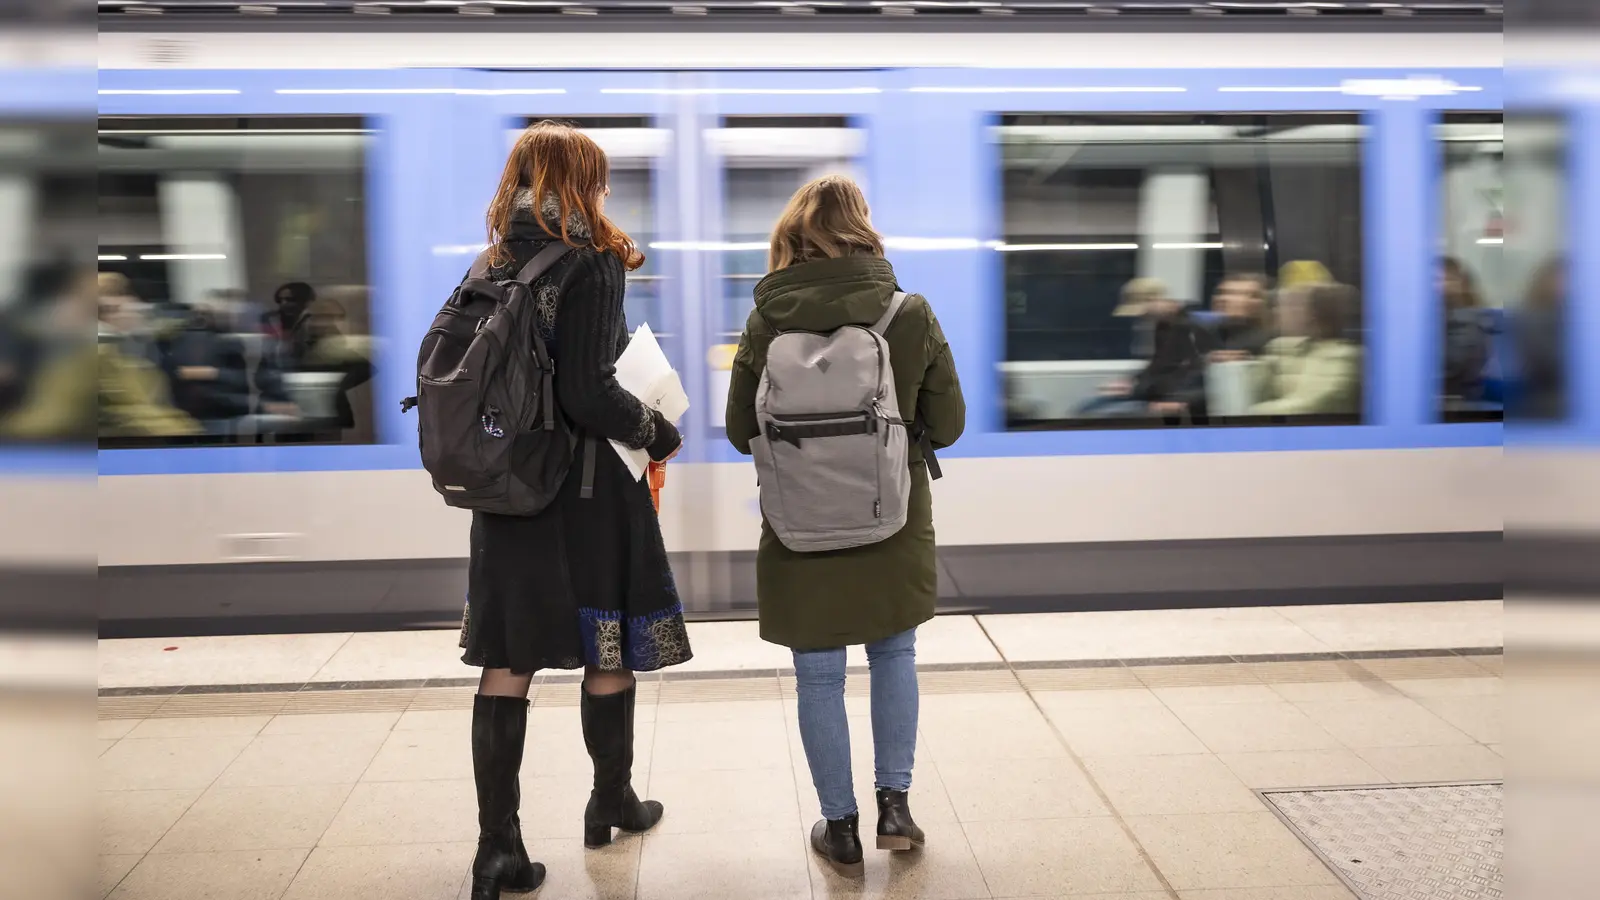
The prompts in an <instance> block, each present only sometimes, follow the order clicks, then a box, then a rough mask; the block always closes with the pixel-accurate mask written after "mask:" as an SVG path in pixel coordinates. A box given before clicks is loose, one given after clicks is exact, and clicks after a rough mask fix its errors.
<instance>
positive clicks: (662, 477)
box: [648, 462, 667, 513]
mask: <svg viewBox="0 0 1600 900" xmlns="http://www.w3.org/2000/svg"><path fill="white" fill-rule="evenodd" d="M648 477H649V479H650V502H651V503H654V504H655V507H656V512H658V513H659V512H661V489H662V488H664V487H666V486H667V464H666V463H658V462H651V463H650V470H649V473H648Z"/></svg>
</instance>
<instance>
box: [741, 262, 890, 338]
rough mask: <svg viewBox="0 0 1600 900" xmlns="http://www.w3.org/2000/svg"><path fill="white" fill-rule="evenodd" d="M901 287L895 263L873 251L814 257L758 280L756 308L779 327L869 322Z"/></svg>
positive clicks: (801, 328) (886, 307) (821, 327)
mask: <svg viewBox="0 0 1600 900" xmlns="http://www.w3.org/2000/svg"><path fill="white" fill-rule="evenodd" d="M896 290H899V287H898V285H897V284H896V282H895V277H894V267H893V266H891V265H889V261H888V260H886V259H882V258H880V257H876V256H843V257H839V258H837V259H817V260H812V261H810V262H803V263H798V264H796V265H792V266H789V267H788V268H785V269H779V270H778V271H776V272H773V273H771V274H769V275H767V277H765V278H763V279H761V281H760V282H758V283H757V284H756V309H757V310H758V311H759V312H760V313H761V316H762V318H764V319H766V320H767V322H768V323H769V324H770V325H771V326H772V327H773V328H776V329H779V330H781V331H789V330H797V331H832V330H834V329H835V328H840V327H843V326H845V325H871V324H873V323H874V322H877V321H878V320H879V319H881V318H883V314H884V313H886V312H888V311H889V301H890V300H891V299H893V297H894V292H895V291H896Z"/></svg>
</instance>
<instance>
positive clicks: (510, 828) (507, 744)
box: [462, 122, 691, 900]
mask: <svg viewBox="0 0 1600 900" xmlns="http://www.w3.org/2000/svg"><path fill="white" fill-rule="evenodd" d="M609 175H610V164H609V162H608V160H607V158H606V155H605V153H604V151H602V150H601V149H600V147H599V145H597V144H596V143H595V142H594V141H593V140H592V139H590V138H589V137H588V136H587V135H585V134H584V133H583V132H581V131H579V130H578V129H576V128H572V127H568V126H566V125H563V124H559V123H554V122H539V123H536V124H534V125H532V126H530V127H529V128H528V129H527V130H526V131H524V132H523V134H522V136H521V137H520V138H519V139H518V140H517V142H516V145H515V146H514V147H513V148H512V150H511V154H510V157H509V158H508V159H507V160H506V165H505V171H504V173H503V174H502V175H501V179H500V184H499V187H498V189H497V190H496V191H495V195H494V199H493V201H492V202H491V203H490V205H489V210H488V215H487V219H488V228H489V249H488V250H487V251H486V252H487V253H488V254H489V262H490V272H489V274H490V276H491V277H492V278H502V279H509V278H512V277H515V275H516V273H517V272H518V271H519V270H520V269H521V268H522V267H523V266H524V265H526V264H527V263H528V262H529V261H530V260H531V259H533V257H534V256H535V255H537V254H538V253H539V251H540V250H542V249H544V248H545V247H546V246H548V245H549V244H550V242H552V241H561V242H563V243H565V244H566V245H567V246H569V247H570V248H572V249H570V250H568V251H567V252H566V254H565V255H564V256H562V257H561V258H560V259H559V260H558V261H557V262H556V263H555V264H554V265H553V266H551V267H550V268H549V269H548V270H546V272H545V273H544V274H543V275H541V276H539V277H538V278H537V279H536V280H535V281H534V283H533V285H532V288H533V294H534V298H535V301H536V317H537V320H538V323H539V324H538V327H539V330H540V335H541V337H542V338H543V339H544V340H545V341H546V343H547V346H548V349H549V351H550V354H551V356H552V357H553V358H554V359H555V361H556V376H555V392H556V397H557V400H558V403H559V406H560V408H561V410H562V411H563V412H564V414H565V415H566V416H567V417H568V418H569V419H571V420H572V422H573V424H574V425H576V426H577V427H578V429H580V430H581V431H582V432H584V433H585V434H587V435H591V436H593V437H596V438H600V439H602V440H601V445H600V449H599V451H598V452H597V454H596V456H595V457H593V460H594V463H595V466H594V472H593V478H594V491H593V496H592V497H588V498H585V497H582V496H581V486H582V481H583V478H582V469H583V468H584V466H580V465H574V466H573V467H572V471H571V473H570V475H569V477H568V479H567V481H566V483H565V485H564V487H563V488H562V490H561V492H560V494H559V495H558V496H557V498H556V500H555V501H554V502H553V503H552V504H551V506H550V507H549V508H547V509H546V510H545V511H543V512H541V513H539V514H538V515H536V516H531V517H516V516H502V515H493V514H488V513H482V512H475V513H474V514H473V517H472V532H471V558H470V562H469V564H468V593H467V604H468V606H467V614H466V621H465V623H464V624H463V628H462V647H463V648H464V651H465V652H464V654H463V656H462V661H463V662H465V663H467V664H468V665H472V666H480V667H482V668H483V675H482V678H481V680H480V681H479V686H478V696H477V697H476V698H474V700H473V709H472V763H473V775H474V778H475V779H476V782H477V793H478V827H479V834H478V852H477V856H476V857H475V858H474V860H473V863H472V895H471V896H472V900H494V898H497V897H499V896H500V892H501V891H502V890H505V891H528V890H532V889H534V888H536V887H537V886H538V885H539V883H540V882H541V881H542V880H543V878H544V866H542V865H540V864H538V863H535V862H530V861H529V859H528V853H527V850H526V849H525V848H524V847H523V843H522V832H521V825H520V820H519V818H518V789H517V773H518V770H519V768H520V767H521V764H522V747H523V742H524V739H525V735H526V731H527V725H528V700H527V697H528V685H529V683H530V681H531V679H532V677H533V675H534V673H536V672H538V671H540V670H542V669H577V668H582V669H583V670H584V675H583V686H582V693H581V710H580V717H581V720H582V726H583V740H584V744H585V746H586V747H587V748H588V751H589V757H590V759H591V760H592V761H593V764H594V786H593V790H592V792H591V793H590V795H589V803H588V807H587V808H586V809H585V810H584V812H583V840H584V846H586V847H589V848H597V847H601V846H604V845H606V844H609V843H610V842H611V839H612V829H613V828H620V829H622V830H623V831H627V832H635V833H637V832H643V831H648V830H649V829H651V828H653V827H655V824H656V823H657V822H658V821H660V819H661V816H662V812H663V811H662V806H661V804H660V803H657V802H655V801H643V800H640V799H639V797H638V795H637V794H635V792H634V789H633V786H632V783H631V782H632V768H633V753H634V747H633V741H634V697H635V690H636V688H635V681H634V672H649V671H655V670H658V669H661V668H664V667H667V666H673V665H677V664H679V663H682V662H686V661H687V660H688V659H689V658H690V655H691V654H690V650H689V638H688V632H687V630H686V629H685V627H684V622H683V605H682V603H681V602H680V601H679V598H678V591H677V587H676V584H675V582H674V580H673V575H672V569H671V567H670V565H669V564H668V559H667V550H666V545H665V543H664V541H663V539H662V535H661V523H660V520H659V519H658V518H657V516H656V510H655V506H654V505H653V504H652V502H651V498H650V488H649V486H648V485H647V484H646V483H645V481H643V480H636V479H634V478H632V477H631V476H630V475H629V473H628V470H627V468H626V467H625V466H624V465H623V462H622V460H621V459H620V458H619V457H618V456H617V454H615V453H613V452H611V451H610V450H609V449H608V448H606V447H605V441H606V440H614V441H619V442H621V443H623V444H625V445H627V446H629V447H632V448H636V449H642V450H646V451H648V453H649V456H650V458H651V459H652V460H656V461H658V462H662V461H666V460H668V459H671V458H672V457H673V456H675V455H676V454H677V452H678V449H679V447H680V446H681V439H680V437H679V435H678V431H677V429H676V428H675V427H674V426H673V424H672V423H671V422H669V421H667V420H666V419H665V418H663V417H662V415H661V414H660V413H658V412H656V411H654V410H652V409H650V408H649V407H647V406H645V405H643V404H641V403H640V402H639V401H638V400H637V399H636V398H635V397H634V396H633V395H632V394H630V393H628V392H627V391H626V390H624V389H623V388H622V387H621V386H620V385H619V384H618V383H617V381H616V377H615V368H614V363H615V362H616V360H617V358H618V356H620V355H621V353H622V351H623V348H624V347H626V345H627V342H628V328H627V323H626V322H625V321H624V316H623V303H622V299H623V289H624V285H625V276H626V273H627V272H629V271H632V270H634V269H637V268H639V266H641V265H643V264H644V254H642V253H640V252H639V249H638V247H636V246H635V245H634V243H633V240H632V239H631V238H629V237H628V235H627V234H625V233H623V231H622V230H621V229H620V228H618V227H617V226H616V224H614V223H613V222H612V221H611V220H610V219H608V218H606V215H605V198H606V195H607V194H608V193H610V187H609V184H608V182H609Z"/></svg>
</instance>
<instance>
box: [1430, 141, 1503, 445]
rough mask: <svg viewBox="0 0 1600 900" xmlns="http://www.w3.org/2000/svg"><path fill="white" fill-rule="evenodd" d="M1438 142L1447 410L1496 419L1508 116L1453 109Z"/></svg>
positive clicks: (1457, 416)
mask: <svg viewBox="0 0 1600 900" xmlns="http://www.w3.org/2000/svg"><path fill="white" fill-rule="evenodd" d="M1434 133H1435V137H1436V139H1437V141H1438V144H1439V153H1440V176H1439V177H1440V181H1439V198H1440V203H1441V208H1440V216H1441V218H1440V222H1441V223H1443V227H1441V228H1440V242H1441V247H1440V251H1439V252H1440V257H1441V258H1440V263H1439V271H1438V276H1437V279H1436V283H1437V289H1438V291H1439V294H1440V296H1441V298H1442V301H1443V310H1444V312H1443V315H1444V328H1443V334H1444V350H1443V355H1442V359H1443V362H1442V368H1441V370H1440V373H1439V396H1440V401H1439V402H1440V411H1441V413H1442V414H1443V417H1444V419H1445V420H1446V421H1474V420H1491V421H1492V420H1497V419H1499V418H1501V417H1502V415H1503V412H1504V408H1505V407H1504V396H1505V392H1504V378H1503V375H1502V372H1501V367H1502V366H1503V364H1504V359H1505V356H1506V354H1504V353H1503V352H1496V351H1498V350H1501V349H1502V348H1501V347H1500V346H1497V344H1503V343H1504V340H1503V336H1504V335H1505V334H1506V333H1507V329H1506V327H1505V321H1504V313H1505V300H1506V295H1507V294H1508V293H1509V292H1510V290H1509V287H1508V286H1507V285H1506V283H1505V279H1506V271H1505V261H1504V259H1503V257H1504V250H1505V248H1504V246H1503V245H1504V244H1505V202H1504V198H1505V178H1504V171H1503V170H1504V159H1505V119H1504V116H1503V115H1502V114H1501V113H1498V112H1491V113H1447V114H1446V115H1444V116H1443V117H1442V118H1441V119H1440V121H1439V123H1438V124H1437V125H1435V126H1434Z"/></svg>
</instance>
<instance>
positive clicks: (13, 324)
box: [0, 120, 96, 443]
mask: <svg viewBox="0 0 1600 900" xmlns="http://www.w3.org/2000/svg"><path fill="white" fill-rule="evenodd" d="M94 222H95V198H94V136H93V129H91V128H90V127H89V123H88V122H81V121H73V122H66V121H58V122H28V121H16V120H10V121H7V122H4V123H0V234H4V235H6V240H4V241H0V443H68V442H70V443H88V442H91V441H93V440H94V437H95V399H94V393H93V386H94V375H93V373H94V371H95V366H96V363H95V356H94V353H95V349H94V345H93V343H92V342H91V341H90V340H89V323H90V322H91V321H92V320H93V316H94V314H93V304H92V303H91V301H92V300H93V298H94V287H93V284H94V279H93V272H94V270H93V269H92V268H91V265H92V264H91V263H90V262H89V259H88V255H87V250H86V249H85V248H87V247H88V244H89V235H91V234H93V232H94V227H95V226H94Z"/></svg>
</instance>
